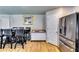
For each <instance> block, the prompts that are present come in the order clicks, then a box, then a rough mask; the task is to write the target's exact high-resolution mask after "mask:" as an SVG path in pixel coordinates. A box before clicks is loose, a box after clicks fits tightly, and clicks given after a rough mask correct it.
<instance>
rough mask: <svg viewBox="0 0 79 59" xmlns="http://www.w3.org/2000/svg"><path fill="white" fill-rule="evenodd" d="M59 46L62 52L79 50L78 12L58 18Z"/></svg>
mask: <svg viewBox="0 0 79 59" xmlns="http://www.w3.org/2000/svg"><path fill="white" fill-rule="evenodd" d="M59 48H60V50H61V51H62V52H78V51H79V13H74V14H70V15H67V16H64V17H61V18H60V19H59Z"/></svg>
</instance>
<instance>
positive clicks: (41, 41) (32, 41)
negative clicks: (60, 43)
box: [31, 40, 46, 42]
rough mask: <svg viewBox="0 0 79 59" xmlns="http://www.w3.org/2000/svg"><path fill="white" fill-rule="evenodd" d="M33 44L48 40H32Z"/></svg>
mask: <svg viewBox="0 0 79 59" xmlns="http://www.w3.org/2000/svg"><path fill="white" fill-rule="evenodd" d="M31 42H46V40H31Z"/></svg>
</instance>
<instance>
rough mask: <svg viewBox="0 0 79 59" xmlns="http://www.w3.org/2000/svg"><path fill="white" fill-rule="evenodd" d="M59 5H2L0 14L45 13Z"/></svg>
mask: <svg viewBox="0 0 79 59" xmlns="http://www.w3.org/2000/svg"><path fill="white" fill-rule="evenodd" d="M55 8H58V6H0V14H44V13H45V12H46V11H49V10H53V9H55Z"/></svg>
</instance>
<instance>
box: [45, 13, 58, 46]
mask: <svg viewBox="0 0 79 59" xmlns="http://www.w3.org/2000/svg"><path fill="white" fill-rule="evenodd" d="M58 23H59V20H58V18H57V17H56V16H55V15H53V14H49V15H47V17H46V31H47V42H49V43H52V44H54V45H58V42H59V41H58Z"/></svg>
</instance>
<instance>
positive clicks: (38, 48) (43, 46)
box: [0, 41, 59, 52]
mask: <svg viewBox="0 0 79 59" xmlns="http://www.w3.org/2000/svg"><path fill="white" fill-rule="evenodd" d="M24 46H25V48H24V49H22V48H21V45H17V47H16V49H14V48H13V49H10V44H8V45H6V47H5V48H4V49H0V52H59V49H58V48H57V47H56V46H54V45H52V44H49V43H46V42H30V41H29V42H27V44H25V45H24Z"/></svg>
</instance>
